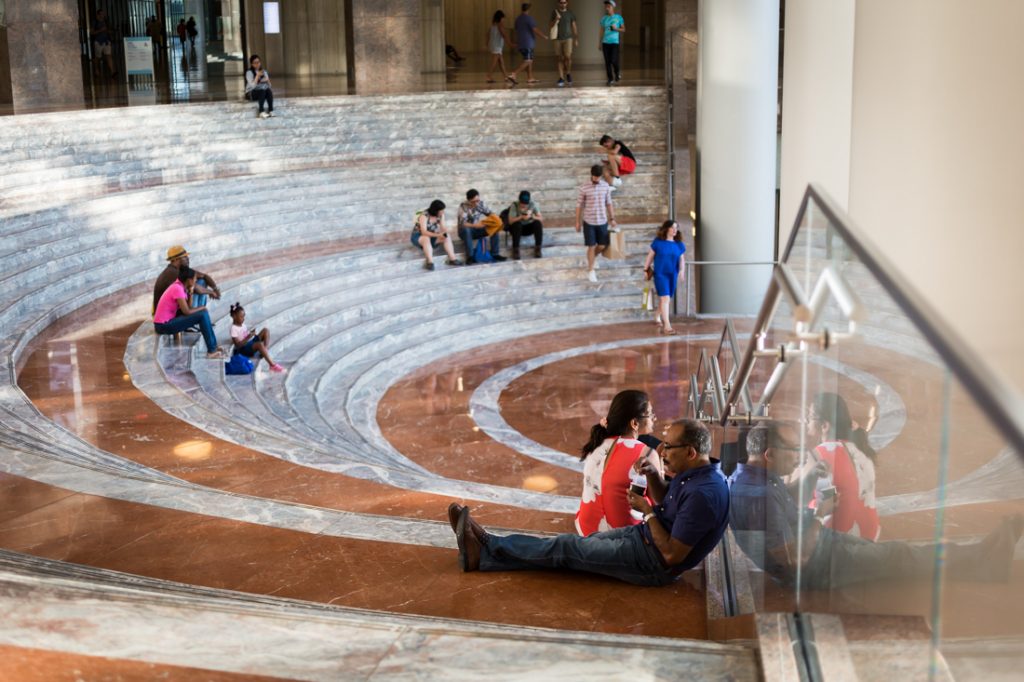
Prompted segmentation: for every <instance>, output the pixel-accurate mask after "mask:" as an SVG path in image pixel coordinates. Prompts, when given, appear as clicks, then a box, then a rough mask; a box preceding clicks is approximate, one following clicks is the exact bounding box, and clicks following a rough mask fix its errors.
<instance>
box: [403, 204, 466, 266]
mask: <svg viewBox="0 0 1024 682" xmlns="http://www.w3.org/2000/svg"><path fill="white" fill-rule="evenodd" d="M444 209H445V205H444V202H443V201H441V200H440V199H434V200H433V201H431V202H430V206H429V207H427V210H426V211H422V212H420V213H418V214H417V215H416V224H415V225H413V227H412V234H411V235H410V236H409V241H411V242H412V245H413V246H418V247H419V248H421V249H423V258H424V259H425V260H424V263H423V267H424V268H426V269H427V270H433V269H434V249H435V248H436V247H437V242H438V240H441V243H442V244H443V245H444V252H445V253H446V254H448V260H447V261H446V262H447V263H448V265H462V261H460V260H459V259H458V258H456V257H455V247H454V246H453V245H452V237H451V235H450V234H448V229H447V228H446V227H445V225H444Z"/></svg>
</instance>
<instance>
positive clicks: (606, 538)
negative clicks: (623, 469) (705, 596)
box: [480, 526, 678, 586]
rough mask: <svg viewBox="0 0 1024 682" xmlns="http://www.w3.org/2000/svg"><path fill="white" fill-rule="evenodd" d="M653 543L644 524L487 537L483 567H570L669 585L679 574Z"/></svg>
mask: <svg viewBox="0 0 1024 682" xmlns="http://www.w3.org/2000/svg"><path fill="white" fill-rule="evenodd" d="M659 554H660V553H659V552H658V549H657V548H656V547H654V546H653V545H648V544H647V543H646V542H644V538H643V535H641V533H640V526H627V527H626V528H616V529H614V530H606V531H602V532H600V533H594V534H593V535H589V536H587V537H580V536H579V535H575V534H573V533H565V534H563V535H556V536H555V537H553V538H539V537H536V536H534V535H506V536H504V537H501V536H497V535H490V536H488V540H487V544H486V545H483V546H482V547H481V548H480V570H481V571H529V570H536V569H542V568H568V569H570V570H574V571H586V572H588V573H598V574H600V575H607V576H610V577H612V578H618V579H619V580H624V581H625V582H627V583H632V584H634V585H647V586H657V585H668V584H670V583H672V582H674V581H675V580H676V578H677V577H678V575H677V574H674V573H672V572H670V571H669V570H668V569H667V568H665V567H664V566H663V565H662V563H661V559H660V557H659Z"/></svg>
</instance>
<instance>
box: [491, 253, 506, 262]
mask: <svg viewBox="0 0 1024 682" xmlns="http://www.w3.org/2000/svg"><path fill="white" fill-rule="evenodd" d="M491 258H493V259H494V262H495V263H502V262H504V261H507V260H508V257H506V256H499V255H498V254H494V255H492V256H491Z"/></svg>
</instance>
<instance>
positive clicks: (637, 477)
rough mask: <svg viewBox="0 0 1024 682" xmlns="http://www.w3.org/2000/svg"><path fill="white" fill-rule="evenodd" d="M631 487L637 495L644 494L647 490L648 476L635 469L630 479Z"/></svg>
mask: <svg viewBox="0 0 1024 682" xmlns="http://www.w3.org/2000/svg"><path fill="white" fill-rule="evenodd" d="M629 489H630V491H631V492H634V493H636V494H637V495H643V494H644V493H646V492H647V477H646V476H644V475H643V474H641V473H640V472H638V471H636V470H634V471H633V474H632V476H630V479H629Z"/></svg>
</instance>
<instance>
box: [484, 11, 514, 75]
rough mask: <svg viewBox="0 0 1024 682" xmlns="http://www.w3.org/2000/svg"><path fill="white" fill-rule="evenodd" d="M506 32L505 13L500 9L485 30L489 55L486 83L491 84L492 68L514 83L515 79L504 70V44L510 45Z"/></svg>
mask: <svg viewBox="0 0 1024 682" xmlns="http://www.w3.org/2000/svg"><path fill="white" fill-rule="evenodd" d="M510 42H511V41H510V40H509V38H508V32H507V31H506V30H505V13H504V12H502V11H501V10H500V9H499V10H498V11H497V12H495V13H494V17H493V18H492V19H491V27H490V28H489V29H488V30H487V52H488V53H490V55H491V65H490V66H488V67H487V82H488V83H493V82H494V79H493V78H491V74H492V73H494V67H498V68H500V69H501V75H503V76H504V77H505V79H506V80H508V81H510V82H511V83H515V82H516V77H515V76H511V75H509V72H508V70H507V69H505V44H506V43H510Z"/></svg>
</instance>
